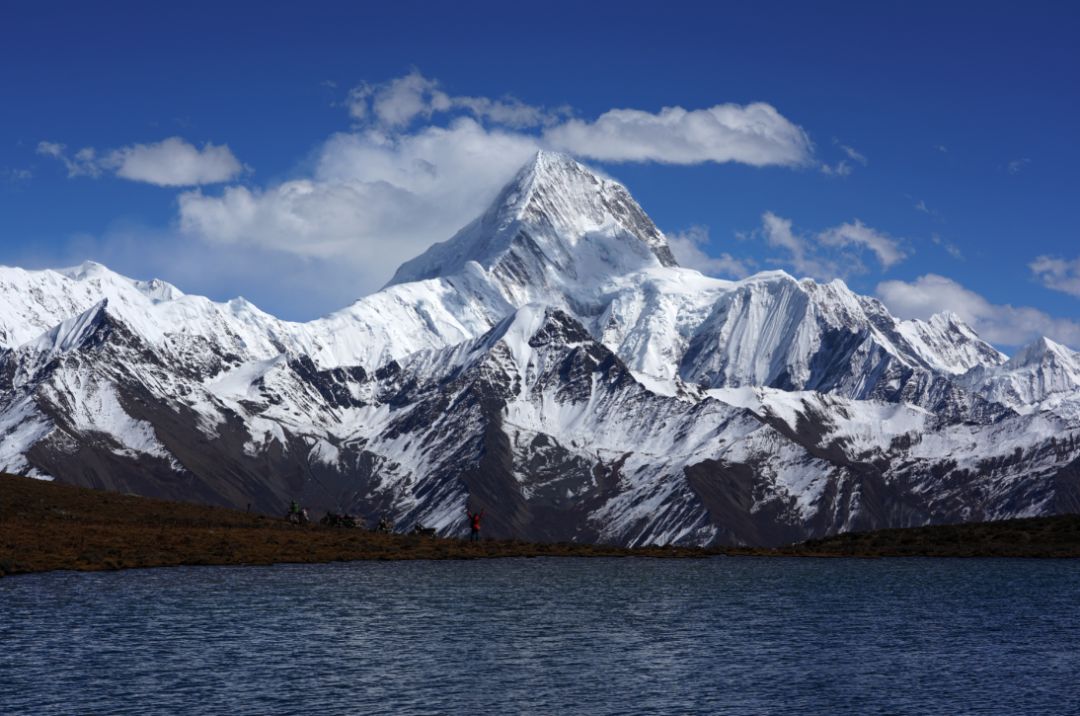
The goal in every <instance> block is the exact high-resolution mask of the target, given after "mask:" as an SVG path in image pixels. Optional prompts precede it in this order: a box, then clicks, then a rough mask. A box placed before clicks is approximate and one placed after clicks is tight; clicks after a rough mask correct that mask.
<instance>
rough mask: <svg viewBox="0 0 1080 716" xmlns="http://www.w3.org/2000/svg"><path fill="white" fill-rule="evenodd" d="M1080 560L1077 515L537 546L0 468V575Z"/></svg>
mask: <svg viewBox="0 0 1080 716" xmlns="http://www.w3.org/2000/svg"><path fill="white" fill-rule="evenodd" d="M718 554H726V555H759V556H803V557H845V556H847V557H893V556H940V557H976V556H995V557H1080V516H1078V515H1065V516H1061V517H1045V518H1035V519H1026V520H1008V521H1004V522H990V523H975V524H965V525H947V526H938V527H919V528H911V529H897V530H881V531H878V532H870V533H864V534H845V535H839V536H836V537H830V538H827V539H824V540H812V541H809V542H805V543H803V544H799V545H793V546H791V547H784V548H780V549H775V550H769V549H750V548H745V549H743V548H734V549H725V548H718V549H711V550H704V549H694V548H682V547H663V548H661V547H648V548H638V549H624V548H619V547H611V546H605V545H585V544H565V543H563V544H536V543H528V542H517V541H495V540H484V541H481V542H478V543H470V542H467V541H465V540H460V539H445V538H431V537H414V536H407V535H388V534H377V533H373V532H368V531H366V530H362V529H340V528H331V527H318V526H314V525H309V526H306V527H296V526H292V525H289V524H287V523H286V522H285V521H284V520H281V519H274V518H270V517H266V516H264V515H253V514H246V513H244V512H237V511H234V510H226V509H221V508H215V507H205V506H202V505H195V504H188V503H182V502H165V501H162V500H151V499H147V498H143V497H136V496H133V495H121V494H116V493H111V492H104V491H99V490H88V489H84V488H79V487H72V486H68V485H61V484H56V483H50V482H42V481H39V480H31V479H28V478H24V477H16V476H12V475H0V576H2V575H4V574H19V573H26V572H44V571H49V570H55V569H75V570H101V569H123V568H129V567H163V566H175V565H182V564H202V565H208V564H274V563H281V562H334V561H349V560H363V559H384V560H385V559H482V558H492V557H547V556H572V557H627V556H639V557H707V556H714V555H718Z"/></svg>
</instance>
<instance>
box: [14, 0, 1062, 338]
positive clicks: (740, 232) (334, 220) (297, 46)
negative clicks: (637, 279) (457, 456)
mask: <svg viewBox="0 0 1080 716" xmlns="http://www.w3.org/2000/svg"><path fill="white" fill-rule="evenodd" d="M354 5H356V6H358V5H361V4H358V3H354V4H345V3H340V4H336V3H320V2H308V3H304V4H302V5H296V4H293V3H289V4H284V3H252V4H248V5H245V4H242V3H221V2H217V3H199V2H190V3H184V4H182V5H180V6H176V7H172V8H169V9H162V8H159V7H156V6H152V5H150V4H145V3H139V4H136V3H130V4H124V3H100V4H89V3H48V2H41V3H35V4H33V5H32V6H31V5H30V4H21V5H17V6H13V5H11V4H9V5H8V6H7V7H5V9H4V10H3V11H2V15H3V21H2V22H0V97H2V98H3V101H2V105H0V107H2V111H0V263H4V264H8V265H21V266H24V267H28V268H37V267H44V266H61V265H69V264H74V263H78V262H80V261H82V260H84V259H95V260H99V261H102V262H104V263H106V264H108V265H109V266H110V267H112V268H114V269H116V270H118V271H121V272H122V273H125V274H127V275H132V276H135V277H140V278H148V277H151V276H159V277H161V278H165V279H167V280H170V281H173V282H174V283H176V284H177V285H179V286H180V287H181V288H182V289H183V290H185V291H188V292H194V293H204V294H207V295H210V296H211V297H213V298H217V299H224V298H228V297H231V296H233V295H238V294H242V295H244V296H246V297H247V298H249V299H251V300H253V301H254V302H256V303H257V304H258V305H260V306H262V307H263V308H265V309H266V310H269V311H271V312H273V313H275V314H277V315H281V316H283V317H286V318H294V319H305V318H311V317H314V316H316V315H319V314H322V313H325V312H328V311H331V310H334V309H336V308H339V307H341V306H343V305H345V304H346V303H348V302H349V301H351V300H352V299H354V298H356V297H357V296H359V295H362V294H364V293H368V292H370V291H372V290H375V289H377V288H378V287H379V285H381V283H382V282H384V281H385V280H386V279H388V278H389V276H390V274H391V273H392V271H393V268H394V267H395V266H396V265H397V263H399V262H400V260H402V259H404V258H408V257H409V256H411V255H412V254H415V253H417V252H418V251H420V250H422V249H423V247H424V246H425V245H427V244H429V243H431V242H433V241H438V240H442V239H445V238H447V237H449V236H450V235H451V234H452V233H453V232H454V231H455V230H456V229H457V228H458V227H459V226H460V225H461V224H462V223H464V222H465V221H466V220H467V219H468V218H469V217H470V215H471V214H472V213H474V212H475V211H477V210H478V209H477V208H478V207H481V208H482V205H483V202H484V200H485V199H486V198H487V197H488V196H490V195H491V194H492V193H493V192H494V191H495V190H496V189H497V188H498V186H497V185H498V184H499V183H500V182H501V181H502V180H503V179H504V178H505V176H506V175H507V173H508V172H512V165H513V164H516V163H517V161H518V159H519V158H520V157H522V156H527V154H528V152H530V151H532V149H533V148H534V147H535V146H554V147H555V148H558V149H561V150H564V151H570V152H572V153H575V154H578V155H579V156H581V157H582V159H583V160H584V161H586V162H587V163H589V164H591V165H593V166H597V167H599V168H601V169H603V170H604V171H606V172H607V173H609V174H611V175H612V176H614V177H616V178H618V179H620V180H621V181H623V182H624V183H626V184H627V186H628V187H629V188H630V189H631V191H632V192H633V193H634V195H635V197H636V198H637V199H638V200H639V201H640V203H641V204H642V205H643V206H644V207H645V209H646V211H648V212H649V214H650V215H651V216H652V217H653V218H654V219H655V220H656V222H657V224H658V225H659V226H660V227H661V228H662V229H663V230H664V231H665V232H667V233H668V234H669V235H671V236H672V238H673V240H674V242H675V243H676V245H677V247H678V248H679V249H680V251H681V256H682V257H683V259H684V261H685V262H687V263H692V264H695V265H697V266H699V267H701V268H702V269H704V270H706V271H711V272H714V273H717V274H719V275H725V276H738V275H741V274H744V273H746V272H752V271H755V270H761V269H766V268H775V267H782V268H785V269H787V270H789V271H791V272H792V273H794V274H797V275H804V274H809V275H813V276H814V277H815V278H819V279H829V278H833V277H837V276H839V277H842V278H844V280H845V281H847V282H848V283H849V285H851V286H852V287H853V288H855V289H856V290H858V291H860V292H862V293H866V294H871V295H878V296H880V297H881V298H882V299H883V300H885V301H886V303H887V304H888V305H889V306H890V308H892V309H893V310H894V311H895V312H897V313H898V314H900V315H903V316H905V317H908V316H919V317H924V316H926V315H928V314H929V313H930V312H932V311H935V310H944V309H948V310H953V311H956V312H957V313H959V314H960V315H961V316H962V317H963V318H965V319H966V320H968V321H969V322H971V323H972V324H973V325H974V326H975V328H976V329H977V330H979V331H980V333H981V334H983V335H984V336H986V337H987V338H989V339H990V340H992V341H993V342H995V343H996V344H998V345H1000V346H1005V347H1008V346H1011V345H1016V344H1019V343H1022V342H1024V341H1027V340H1030V339H1031V338H1032V337H1033V336H1034V335H1035V334H1037V333H1045V334H1048V335H1050V336H1051V337H1053V338H1055V339H1057V340H1060V341H1061V342H1065V343H1069V344H1070V345H1073V346H1074V347H1080V320H1078V319H1080V310H1078V309H1080V242H1078V237H1080V233H1078V232H1077V230H1076V219H1075V210H1076V209H1075V207H1076V206H1077V205H1078V199H1080V179H1078V178H1077V173H1076V171H1075V167H1076V166H1078V164H1080V142H1078V141H1077V140H1076V128H1077V116H1078V110H1080V89H1078V86H1080V85H1078V83H1077V81H1076V80H1077V77H1078V76H1080V49H1078V48H1080V43H1077V42H1076V39H1075V38H1076V37H1077V36H1078V33H1080V10H1076V9H1073V7H1072V6H1071V5H1070V4H1067V3H1045V4H1043V3H1031V2H1026V3H987V2H980V3H970V4H969V3H948V4H945V3H905V4H903V5H902V6H900V5H898V6H894V7H889V8H882V7H877V5H878V4H873V3H813V4H810V3H760V2H759V3H752V4H751V3H746V4H744V5H743V6H738V5H730V6H719V5H718V6H717V7H714V8H711V9H703V8H701V7H699V6H700V5H702V4H701V3H694V4H684V5H680V4H679V3H666V4H660V3H628V2H619V3H610V4H603V3H559V2H548V3H544V4H543V6H542V7H538V6H535V5H525V4H511V3H497V4H495V3H492V4H482V3H456V4H452V5H450V4H441V5H445V6H436V5H437V4H433V3H409V2H397V3H393V4H392V6H388V7H387V8H385V9H372V8H361V7H354ZM811 5H812V7H811ZM941 5H947V7H941ZM665 108H669V109H668V110H665ZM613 110H631V112H629V113H625V112H624V113H618V112H613ZM748 127H751V128H750V129H748ZM755 132H756V133H755ZM88 149H92V150H93V154H92V156H91V154H90V153H89V152H88V151H86V150H88ZM80 152H81V153H80Z"/></svg>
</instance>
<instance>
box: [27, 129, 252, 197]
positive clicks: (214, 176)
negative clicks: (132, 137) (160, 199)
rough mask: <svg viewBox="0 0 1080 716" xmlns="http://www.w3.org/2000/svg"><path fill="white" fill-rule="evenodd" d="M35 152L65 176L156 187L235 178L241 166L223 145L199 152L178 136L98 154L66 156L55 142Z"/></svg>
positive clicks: (86, 150)
mask: <svg viewBox="0 0 1080 716" xmlns="http://www.w3.org/2000/svg"><path fill="white" fill-rule="evenodd" d="M37 153H38V154H40V155H42V156H47V157H52V158H54V159H57V160H59V161H60V162H62V163H63V164H64V166H65V167H66V168H67V172H68V177H78V176H89V177H99V176H101V174H102V173H104V172H105V171H111V172H113V173H115V174H116V176H118V177H120V178H122V179H129V180H131V181H138V182H145V183H147V184H155V185H157V186H197V185H200V184H215V183H220V182H225V181H229V180H230V179H234V178H235V177H236V176H237V175H238V174H240V172H241V171H242V170H243V166H242V165H241V164H240V162H239V161H238V160H237V159H236V157H234V156H233V154H232V152H231V151H229V148H228V147H227V146H225V145H220V146H219V145H214V144H209V143H208V144H206V145H204V146H203V148H202V149H198V148H197V147H195V146H193V145H191V144H189V143H187V142H185V141H184V140H183V139H181V138H180V137H169V138H168V139H165V140H163V141H161V142H157V143H155V144H133V145H131V146H127V147H122V148H120V149H114V150H112V151H110V152H107V153H106V154H104V155H99V154H98V153H97V150H95V149H94V148H93V147H84V148H83V149H80V150H79V151H77V152H76V153H75V154H74V155H72V156H68V154H67V148H66V147H65V146H64V145H63V144H58V143H56V142H39V143H38V147H37Z"/></svg>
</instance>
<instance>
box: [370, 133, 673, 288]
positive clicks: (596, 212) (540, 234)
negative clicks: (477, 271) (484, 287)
mask: <svg viewBox="0 0 1080 716" xmlns="http://www.w3.org/2000/svg"><path fill="white" fill-rule="evenodd" d="M470 261H475V262H477V263H478V264H480V265H481V266H482V267H483V268H484V269H486V270H493V269H498V268H499V267H500V266H501V267H502V270H503V272H504V273H505V272H513V273H515V274H516V276H515V277H514V279H513V280H514V281H516V282H520V281H524V280H532V281H538V282H540V283H545V284H546V283H551V282H555V283H562V282H564V281H565V280H568V281H577V280H578V279H579V278H580V277H583V276H584V275H586V274H588V275H589V276H591V277H592V278H597V275H596V272H598V271H599V272H601V273H602V274H603V275H616V274H623V273H629V272H631V271H633V270H637V269H640V268H643V267H645V266H648V265H654V266H655V265H661V266H675V265H676V263H675V258H674V256H673V255H672V253H671V249H670V247H669V246H668V243H667V239H666V238H665V237H664V235H663V234H662V233H661V232H660V230H659V229H657V228H656V225H655V224H654V223H653V222H652V220H651V219H650V218H649V217H648V215H646V214H645V212H644V210H642V208H641V207H640V206H639V205H638V204H637V202H636V201H634V199H633V197H632V196H631V195H630V192H628V191H627V190H626V187H624V186H623V185H622V184H620V183H618V182H616V181H614V180H613V179H609V178H607V177H605V176H603V175H601V174H599V173H598V172H595V171H593V170H592V169H589V168H588V167H586V166H585V165H584V164H581V163H580V162H578V161H577V160H575V159H573V158H572V157H570V156H568V155H566V154H560V153H558V152H549V151H545V150H541V151H538V152H537V153H536V154H535V155H534V156H533V158H532V159H531V160H530V161H529V162H528V163H527V164H525V165H524V166H523V167H522V168H521V169H520V170H518V172H517V174H516V175H515V176H514V178H513V179H511V180H510V182H509V183H507V184H506V186H504V187H503V189H502V190H501V191H500V192H499V195H498V196H497V197H496V198H495V200H494V201H493V202H492V203H491V205H490V206H489V207H488V209H487V210H486V211H485V212H484V213H483V214H482V215H481V216H480V217H478V218H477V219H475V220H474V221H472V222H471V223H470V224H468V225H467V226H466V227H465V228H463V229H461V231H459V232H458V233H457V234H455V235H454V236H453V237H452V238H450V239H449V240H447V241H443V242H441V243H437V244H435V245H433V246H432V247H431V248H429V249H428V250H427V251H425V252H424V253H423V254H421V255H420V256H418V257H416V258H415V259H412V260H410V261H407V262H405V263H404V264H402V265H401V267H400V268H399V269H398V270H397V273H395V274H394V278H393V279H392V280H391V281H390V285H393V284H398V283H407V282H410V281H419V280H424V279H429V278H436V277H445V276H450V275H453V274H456V273H458V272H460V271H461V270H462V269H464V267H465V265H466V264H468V263H469V262H470ZM537 262H538V263H539V264H541V265H534V266H531V267H530V268H531V270H529V271H525V272H524V273H527V274H528V275H524V273H523V272H522V270H521V269H522V268H523V264H535V263H537ZM537 271H539V273H537Z"/></svg>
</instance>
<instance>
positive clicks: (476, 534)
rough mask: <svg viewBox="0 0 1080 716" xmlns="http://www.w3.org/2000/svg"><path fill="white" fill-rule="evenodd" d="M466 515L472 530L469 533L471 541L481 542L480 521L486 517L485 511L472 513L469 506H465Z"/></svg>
mask: <svg viewBox="0 0 1080 716" xmlns="http://www.w3.org/2000/svg"><path fill="white" fill-rule="evenodd" d="M465 514H467V515H468V516H469V529H470V530H471V532H470V533H469V541H470V542H477V541H479V540H480V520H481V519H482V518H483V516H484V511H483V510H480V511H479V512H470V511H469V506H468V505H465Z"/></svg>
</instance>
